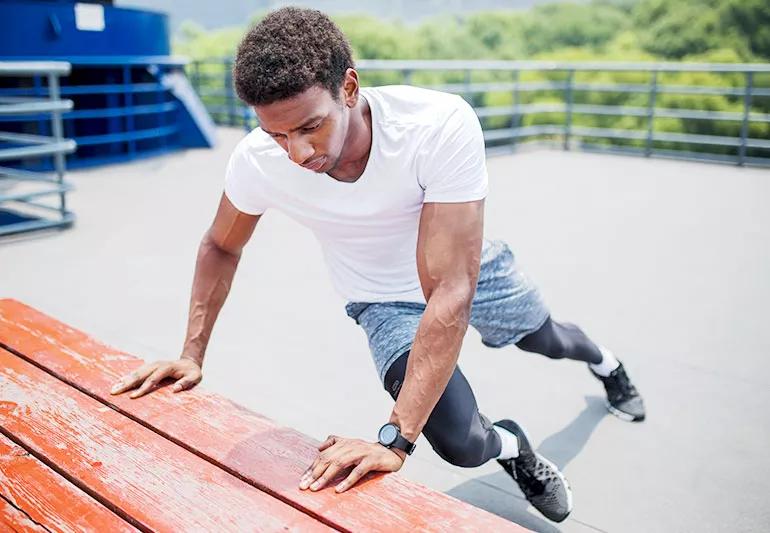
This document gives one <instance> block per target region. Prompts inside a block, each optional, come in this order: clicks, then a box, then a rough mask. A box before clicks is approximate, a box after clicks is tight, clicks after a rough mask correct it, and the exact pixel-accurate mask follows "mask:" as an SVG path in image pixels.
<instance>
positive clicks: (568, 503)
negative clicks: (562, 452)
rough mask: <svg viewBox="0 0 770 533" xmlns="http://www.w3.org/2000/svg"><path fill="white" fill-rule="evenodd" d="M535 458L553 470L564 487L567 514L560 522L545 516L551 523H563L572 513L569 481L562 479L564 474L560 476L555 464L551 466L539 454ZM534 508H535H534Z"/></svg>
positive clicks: (550, 463)
mask: <svg viewBox="0 0 770 533" xmlns="http://www.w3.org/2000/svg"><path fill="white" fill-rule="evenodd" d="M537 456H538V458H539V459H540V460H541V461H543V462H544V463H545V464H547V465H548V466H550V467H551V468H552V469H553V471H554V472H556V477H558V478H559V480H560V481H561V482H562V484H563V485H564V491H565V492H566V493H567V514H565V515H564V517H563V518H562V519H561V520H556V519H554V518H548V517H547V516H546V518H548V520H551V521H552V522H557V523H558V522H563V521H565V520H566V519H567V517H568V516H569V515H570V513H571V512H572V488H571V487H570V486H569V481H567V478H566V477H564V474H562V473H561V470H559V469H558V468H557V467H556V465H555V464H553V463H552V462H551V461H549V460H548V459H546V458H545V457H543V456H542V455H540V454H539V453H538V454H537ZM527 501H529V500H527ZM531 503H532V502H530V504H531ZM532 507H535V506H534V505H532ZM535 508H536V507H535ZM536 509H537V508H536ZM538 511H539V509H538ZM540 514H543V513H542V511H540ZM543 516H545V515H543Z"/></svg>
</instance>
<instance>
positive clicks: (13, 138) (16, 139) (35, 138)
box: [0, 131, 58, 144]
mask: <svg viewBox="0 0 770 533" xmlns="http://www.w3.org/2000/svg"><path fill="white" fill-rule="evenodd" d="M57 140H58V139H56V138H54V137H49V136H47V135H33V134H31V133H11V132H8V131H0V141H5V142H9V143H14V144H50V143H55V142H57Z"/></svg>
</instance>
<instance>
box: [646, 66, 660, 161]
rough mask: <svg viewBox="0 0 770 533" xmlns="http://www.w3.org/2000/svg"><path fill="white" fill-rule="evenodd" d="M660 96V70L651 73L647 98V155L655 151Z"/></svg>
mask: <svg viewBox="0 0 770 533" xmlns="http://www.w3.org/2000/svg"><path fill="white" fill-rule="evenodd" d="M657 98H658V71H657V70H653V71H652V73H651V74H650V92H649V96H648V98H647V140H646V141H645V146H644V155H645V157H650V156H651V155H652V151H653V138H654V133H655V103H656V100H657Z"/></svg>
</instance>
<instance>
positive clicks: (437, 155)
mask: <svg viewBox="0 0 770 533" xmlns="http://www.w3.org/2000/svg"><path fill="white" fill-rule="evenodd" d="M458 100H459V105H458V106H457V108H456V109H455V110H453V111H452V112H451V113H450V115H449V116H448V117H447V119H446V122H445V124H444V125H443V126H442V127H441V128H439V129H438V131H437V132H436V133H435V134H433V135H431V136H429V137H428V138H427V139H426V141H425V144H424V145H423V147H422V149H421V151H420V158H419V163H418V181H419V183H420V186H421V187H422V188H423V190H424V191H425V197H424V199H423V202H437V203H456V202H470V201H474V200H481V199H482V198H485V197H486V196H487V193H488V192H489V183H488V182H489V180H488V176H487V164H486V156H485V149H484V133H483V132H482V130H481V124H480V123H479V119H478V117H477V116H476V113H475V112H474V111H473V108H472V107H471V106H470V105H468V103H467V102H465V100H462V99H461V98H459V97H458Z"/></svg>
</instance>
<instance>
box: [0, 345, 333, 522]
mask: <svg viewBox="0 0 770 533" xmlns="http://www.w3.org/2000/svg"><path fill="white" fill-rule="evenodd" d="M0 398H2V400H0V428H2V431H3V433H5V434H9V435H12V436H13V439H14V440H15V441H16V442H18V443H19V444H20V445H21V446H23V447H24V448H26V449H28V450H29V451H30V452H32V453H33V454H34V455H36V456H37V457H38V458H40V459H41V460H42V461H43V462H45V463H46V464H47V465H48V466H49V467H51V468H52V469H54V470H56V471H57V472H59V473H60V474H61V475H63V476H64V477H66V478H67V479H68V480H70V481H71V482H72V483H74V484H76V485H78V487H80V488H81V489H82V490H84V491H86V492H87V493H88V494H89V495H91V496H92V497H93V498H95V499H97V500H99V501H100V502H101V503H103V504H104V505H105V506H107V507H108V508H110V509H112V510H113V511H114V512H115V513H116V514H118V515H119V516H120V517H121V518H123V519H124V520H126V521H129V522H131V523H132V524H133V525H135V526H136V527H137V528H138V529H141V530H144V531H151V530H152V531H238V532H240V531H255V530H259V531H303V532H304V531H329V528H328V527H327V526H325V525H323V524H321V523H320V522H318V521H316V520H314V519H313V518H311V517H309V516H307V515H306V514H303V513H302V512H300V511H298V510H296V509H294V508H292V507H290V506H288V505H286V504H285V503H283V502H281V501H279V500H276V499H275V498H272V497H270V496H269V495H267V494H265V493H264V492H262V491H260V490H257V489H255V488H254V487H252V486H250V485H248V484H246V483H244V482H243V481H241V480H239V479H237V478H235V477H234V476H232V475H230V474H228V473H227V472H224V471H223V470H221V469H219V468H217V467H216V466H214V465H212V464H210V463H209V462H207V461H205V460H203V459H201V458H200V457H197V456H195V455H193V454H191V453H189V452H188V451H186V450H184V449H182V448H180V447H179V446H177V445H175V444H174V443H172V442H169V441H168V440H166V439H164V438H163V437H161V436H159V435H157V434H156V433H154V432H152V431H151V430H149V429H147V428H145V427H144V426H142V425H141V424H137V423H136V422H134V421H132V420H130V419H128V418H126V417H125V416H123V415H121V414H120V413H118V412H116V411H114V410H112V409H110V408H109V407H106V406H104V405H102V404H101V403H99V402H97V401H96V400H94V399H93V398H90V397H88V396H86V395H85V394H83V393H81V392H79V391H77V390H74V389H73V388H72V387H70V386H68V385H67V384H65V383H63V382H61V381H59V380H58V379H56V378H54V377H52V376H51V375H49V374H48V373H46V372H44V371H42V370H40V369H39V368H37V367H35V366H33V365H31V364H30V363H28V362H26V361H24V360H23V359H22V358H20V357H17V356H15V355H13V354H11V353H10V352H8V351H6V350H2V349H0Z"/></svg>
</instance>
